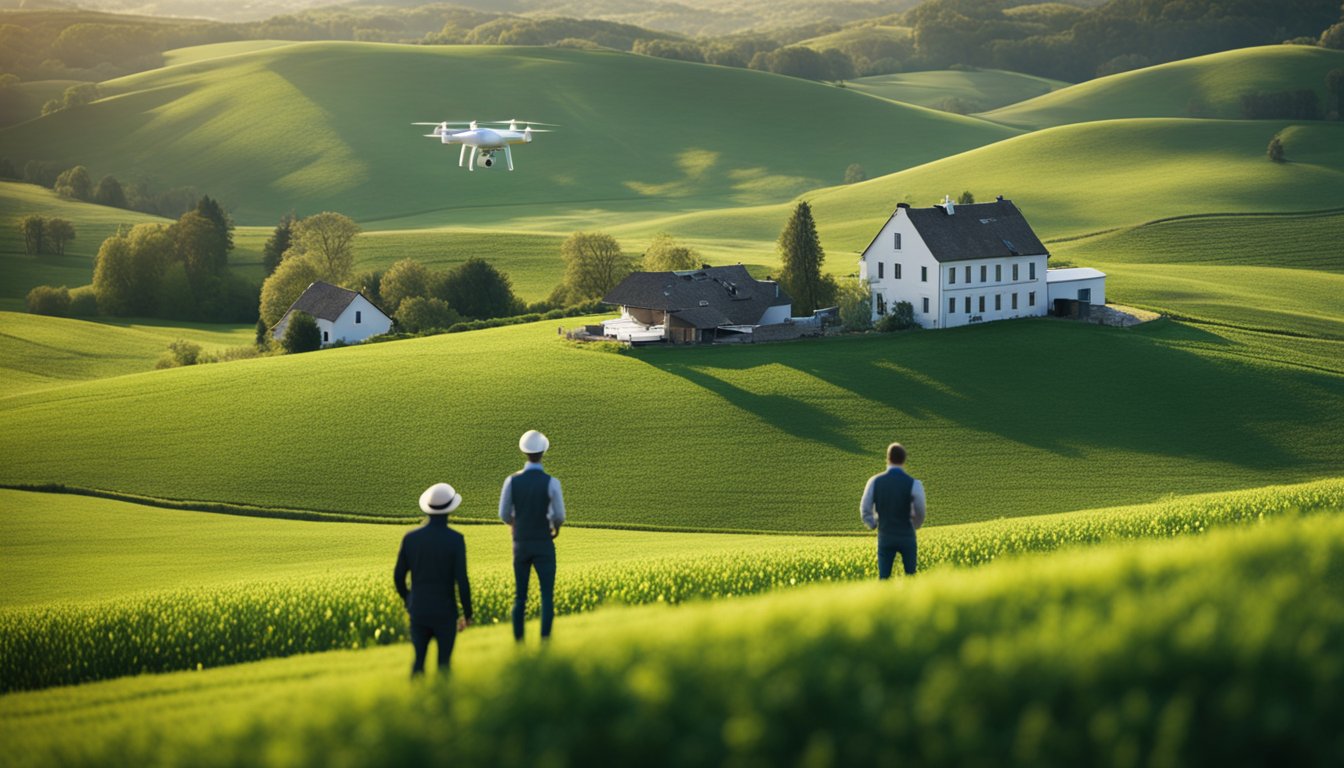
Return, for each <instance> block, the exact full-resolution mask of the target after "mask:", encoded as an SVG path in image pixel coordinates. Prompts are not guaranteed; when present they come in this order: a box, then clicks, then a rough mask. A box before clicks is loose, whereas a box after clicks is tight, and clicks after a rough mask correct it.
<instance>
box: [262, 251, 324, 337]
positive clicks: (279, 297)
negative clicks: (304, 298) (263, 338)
mask: <svg viewBox="0 0 1344 768" xmlns="http://www.w3.org/2000/svg"><path fill="white" fill-rule="evenodd" d="M321 279H322V272H321V270H320V269H319V268H318V266H317V264H316V263H315V262H314V261H313V260H312V258H311V257H309V256H307V255H303V256H290V257H288V258H286V259H285V260H284V261H282V262H280V266H279V267H276V270H275V274H273V275H271V276H270V277H268V278H266V282H265V283H262V286H261V319H262V320H265V321H266V324H267V325H268V326H272V327H274V326H275V324H276V323H278V322H280V318H281V317H283V316H284V314H285V310H287V309H289V307H290V305H291V304H293V303H294V302H295V301H296V300H297V299H298V298H299V296H300V295H302V294H303V292H304V290H306V289H307V288H308V286H310V285H312V284H313V282H314V281H316V280H321Z"/></svg>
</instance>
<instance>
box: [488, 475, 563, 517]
mask: <svg viewBox="0 0 1344 768" xmlns="http://www.w3.org/2000/svg"><path fill="white" fill-rule="evenodd" d="M534 469H538V470H539V469H541V463H540V462H536V461H529V462H527V463H526V464H524V465H523V471H524V472H528V471H531V470H534ZM511 480H513V475H509V476H508V477H506V478H504V489H503V490H501V491H500V492H499V519H500V520H503V521H504V522H506V523H508V524H509V525H513V512H514V510H513V484H512V483H511V482H510V481H511ZM550 497H551V504H550V508H549V509H547V511H546V519H547V520H550V521H551V527H552V528H559V527H560V524H561V523H563V522H565V497H564V496H563V495H562V494H561V493H560V481H559V480H557V479H555V477H554V476H552V477H551V487H550Z"/></svg>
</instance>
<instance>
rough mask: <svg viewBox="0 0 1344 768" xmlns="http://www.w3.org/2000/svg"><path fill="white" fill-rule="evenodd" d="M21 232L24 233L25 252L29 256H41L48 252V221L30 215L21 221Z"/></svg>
mask: <svg viewBox="0 0 1344 768" xmlns="http://www.w3.org/2000/svg"><path fill="white" fill-rule="evenodd" d="M19 231H20V232H22V233H23V250H24V252H25V253H27V254H28V255H29V256H38V255H41V254H42V252H43V251H45V250H46V234H47V220H46V219H44V218H43V217H41V216H39V215H38V214H36V213H30V214H28V215H27V216H24V217H23V218H22V219H19Z"/></svg>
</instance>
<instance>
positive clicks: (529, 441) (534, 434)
mask: <svg viewBox="0 0 1344 768" xmlns="http://www.w3.org/2000/svg"><path fill="white" fill-rule="evenodd" d="M550 447H551V441H550V440H547V439H546V436H545V435H543V434H541V433H540V432H538V431H537V430H535V429H529V430H527V431H526V432H524V433H523V436H522V437H520V438H518V450H520V451H522V452H523V453H545V452H546V450H547V449H548V448H550Z"/></svg>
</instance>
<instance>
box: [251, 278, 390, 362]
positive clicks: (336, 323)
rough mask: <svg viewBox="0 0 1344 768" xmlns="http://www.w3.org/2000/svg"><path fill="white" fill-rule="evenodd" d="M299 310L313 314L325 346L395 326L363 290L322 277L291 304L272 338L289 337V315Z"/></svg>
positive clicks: (364, 336) (373, 333)
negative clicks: (362, 292) (322, 278)
mask: <svg viewBox="0 0 1344 768" xmlns="http://www.w3.org/2000/svg"><path fill="white" fill-rule="evenodd" d="M295 312H306V313H307V314H309V315H312V316H313V319H315V320H316V321H317V329H318V330H319V331H321V332H322V346H324V347H325V346H328V345H331V344H335V343H337V342H344V343H346V344H357V343H359V342H361V341H364V340H365V339H367V338H369V337H370V336H377V335H379V334H382V333H387V332H388V331H390V330H392V318H390V317H388V316H387V315H385V314H383V311H382V310H381V309H379V308H378V307H376V306H374V305H373V302H371V301H369V300H368V299H366V298H364V295H363V294H361V293H359V292H358V291H350V290H346V289H345V288H340V287H338V286H335V285H332V284H331V283H324V282H321V281H318V282H315V283H312V284H311V285H309V286H308V287H307V288H306V289H305V290H304V292H303V294H302V295H301V296H299V298H298V299H297V300H296V301H295V302H294V303H293V304H292V305H290V307H289V309H288V310H286V311H285V314H284V317H281V318H280V322H278V323H276V324H275V328H274V329H273V330H272V331H271V336H272V338H274V339H275V340H276V341H279V340H281V339H283V338H284V337H285V330H286V329H287V328H289V319H290V317H292V316H293V315H294V313H295Z"/></svg>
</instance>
